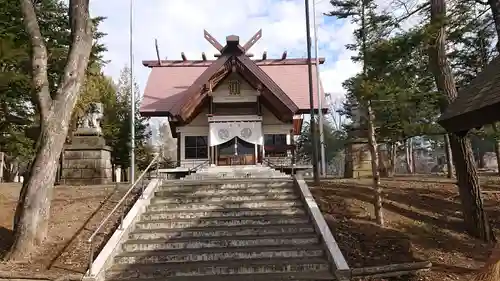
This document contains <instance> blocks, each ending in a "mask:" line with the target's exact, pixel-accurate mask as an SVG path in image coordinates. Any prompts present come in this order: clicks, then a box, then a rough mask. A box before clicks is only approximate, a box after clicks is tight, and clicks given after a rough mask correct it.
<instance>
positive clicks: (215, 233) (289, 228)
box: [129, 224, 315, 239]
mask: <svg viewBox="0 0 500 281" xmlns="http://www.w3.org/2000/svg"><path fill="white" fill-rule="evenodd" d="M314 232H315V229H314V226H313V225H311V224H295V225H290V224H283V225H278V224H276V225H252V226H229V227H193V228H187V229H184V228H180V229H175V228H172V229H156V230H155V231H151V230H149V229H135V230H134V231H133V232H132V233H130V234H129V238H130V239H175V238H179V239H182V238H190V239H196V238H202V237H233V238H235V237H245V236H256V235H286V234H294V233H297V234H298V233H314Z"/></svg>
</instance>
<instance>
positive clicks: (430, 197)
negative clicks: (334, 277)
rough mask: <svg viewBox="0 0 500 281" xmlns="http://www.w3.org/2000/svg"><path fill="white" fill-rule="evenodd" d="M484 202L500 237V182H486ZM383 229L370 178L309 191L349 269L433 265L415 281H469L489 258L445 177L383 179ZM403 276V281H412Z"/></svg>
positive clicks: (495, 179) (488, 247)
mask: <svg viewBox="0 0 500 281" xmlns="http://www.w3.org/2000/svg"><path fill="white" fill-rule="evenodd" d="M481 184H482V187H483V199H484V204H485V208H486V209H487V212H488V215H489V218H490V221H491V222H492V224H493V226H494V227H495V228H496V230H497V232H496V234H497V237H500V236H499V235H500V233H499V232H498V230H499V229H500V178H498V177H493V176H489V177H486V176H485V177H482V178H481ZM382 185H383V186H384V219H385V223H386V225H385V228H381V227H379V226H378V225H376V224H375V223H374V222H373V220H374V219H373V218H374V213H373V205H372V202H373V200H372V198H373V192H372V188H371V179H359V180H332V181H329V182H324V183H322V184H321V185H320V186H316V187H311V190H312V193H313V195H314V196H315V198H316V201H317V202H318V205H319V206H320V208H321V209H322V211H323V214H324V215H325V218H326V220H327V222H328V224H329V225H330V228H331V229H332V232H333V234H334V236H335V238H336V239H337V242H338V243H339V246H340V248H341V250H342V252H343V253H344V255H345V256H346V259H347V261H348V263H349V265H350V266H351V267H365V266H379V265H387V264H393V263H405V262H411V261H430V262H432V264H433V267H432V270H431V271H429V272H424V273H422V274H419V276H416V277H412V278H413V279H412V280H429V281H438V280H439V281H447V280H460V281H466V280H470V276H471V275H472V274H474V272H475V270H476V269H478V268H480V267H481V266H482V265H483V263H484V261H485V260H486V259H487V257H488V256H489V254H490V251H491V245H486V244H484V243H481V242H480V241H477V240H475V239H472V238H470V237H468V236H467V235H465V234H464V229H463V226H462V223H461V219H460V217H461V211H460V201H459V198H458V192H457V188H456V185H455V184H454V181H452V180H448V179H446V178H442V177H432V176H419V177H396V178H392V179H384V180H382ZM408 278H409V277H403V279H399V280H409V279H408Z"/></svg>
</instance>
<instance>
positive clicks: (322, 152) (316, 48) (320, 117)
mask: <svg viewBox="0 0 500 281" xmlns="http://www.w3.org/2000/svg"><path fill="white" fill-rule="evenodd" d="M312 8H313V25H314V56H315V57H316V89H317V95H318V126H319V146H320V149H321V150H320V158H321V175H322V176H323V177H326V157H325V135H324V134H323V129H324V128H323V111H322V109H323V96H322V95H321V92H320V78H319V57H318V53H319V46H318V26H317V25H316V1H313V6H312Z"/></svg>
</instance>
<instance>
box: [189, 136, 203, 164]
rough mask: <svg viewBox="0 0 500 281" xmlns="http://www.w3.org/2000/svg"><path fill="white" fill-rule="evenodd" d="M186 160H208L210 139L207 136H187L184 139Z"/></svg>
mask: <svg viewBox="0 0 500 281" xmlns="http://www.w3.org/2000/svg"><path fill="white" fill-rule="evenodd" d="M184 158H185V159H207V158H208V137H207V136H185V137H184Z"/></svg>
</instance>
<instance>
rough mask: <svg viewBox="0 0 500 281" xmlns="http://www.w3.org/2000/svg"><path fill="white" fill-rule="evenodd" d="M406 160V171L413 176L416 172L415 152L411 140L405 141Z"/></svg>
mask: <svg viewBox="0 0 500 281" xmlns="http://www.w3.org/2000/svg"><path fill="white" fill-rule="evenodd" d="M405 160H406V171H407V172H408V174H413V173H414V172H415V171H414V170H413V167H414V165H413V151H412V142H411V138H409V139H407V140H406V141H405Z"/></svg>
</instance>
